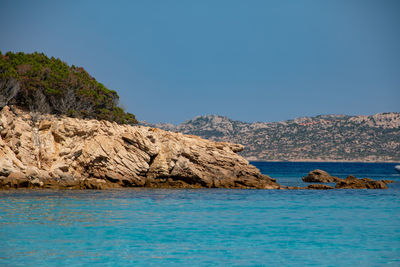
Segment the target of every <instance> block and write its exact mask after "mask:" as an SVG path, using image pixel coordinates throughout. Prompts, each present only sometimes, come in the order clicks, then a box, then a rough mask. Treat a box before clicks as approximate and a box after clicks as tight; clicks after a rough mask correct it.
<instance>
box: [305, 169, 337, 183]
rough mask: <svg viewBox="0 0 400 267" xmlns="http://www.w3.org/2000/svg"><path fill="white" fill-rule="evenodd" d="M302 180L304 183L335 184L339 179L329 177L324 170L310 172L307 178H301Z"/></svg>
mask: <svg viewBox="0 0 400 267" xmlns="http://www.w3.org/2000/svg"><path fill="white" fill-rule="evenodd" d="M302 180H303V181H304V182H306V183H336V182H338V181H340V180H341V179H340V178H338V177H335V176H331V175H330V174H329V173H327V172H326V171H324V170H320V169H316V170H313V171H310V172H309V173H308V175H307V176H305V177H303V178H302Z"/></svg>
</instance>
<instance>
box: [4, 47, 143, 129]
mask: <svg viewBox="0 0 400 267" xmlns="http://www.w3.org/2000/svg"><path fill="white" fill-rule="evenodd" d="M118 100H119V96H118V94H117V93H116V92H115V91H113V90H110V89H108V88H106V87H105V86H104V85H103V84H101V83H99V82H98V81H96V79H95V78H93V77H92V76H90V75H89V73H87V72H86V71H85V69H83V68H82V67H76V66H74V65H72V66H69V65H68V64H66V63H65V62H63V61H61V60H60V59H58V58H54V57H52V58H49V57H47V56H46V55H44V54H42V53H36V52H35V53H32V54H25V53H21V52H20V53H12V52H7V53H6V54H5V55H3V54H2V53H1V52H0V110H1V109H2V108H3V107H4V106H6V105H17V106H19V107H21V108H24V109H26V110H28V111H31V112H36V113H43V114H47V113H49V114H57V115H67V116H69V117H75V118H89V119H102V120H108V121H115V122H117V123H122V124H125V123H126V124H135V123H137V120H136V118H135V115H133V114H130V113H127V112H124V110H123V109H122V108H121V107H119V106H118Z"/></svg>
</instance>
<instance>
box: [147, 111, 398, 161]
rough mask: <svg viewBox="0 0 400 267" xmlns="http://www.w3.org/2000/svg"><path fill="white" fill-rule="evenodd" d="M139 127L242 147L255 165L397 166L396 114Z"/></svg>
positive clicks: (202, 120)
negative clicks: (329, 163)
mask: <svg viewBox="0 0 400 267" xmlns="http://www.w3.org/2000/svg"><path fill="white" fill-rule="evenodd" d="M141 125H145V126H150V127H155V128H161V129H164V130H168V131H174V132H181V133H184V134H192V135H198V136H200V137H203V138H206V139H211V140H215V141H227V142H233V143H239V144H242V145H244V146H245V149H244V151H243V152H241V154H242V155H243V156H244V157H246V158H247V159H248V160H255V161H257V160H260V161H360V162H392V161H394V162H400V113H398V112H390V113H379V114H376V115H372V116H348V115H320V116H315V117H301V118H296V119H294V120H287V121H282V122H271V123H266V122H254V123H247V122H241V121H235V120H231V119H229V118H227V117H223V116H218V115H207V116H200V117H196V118H194V119H192V120H189V121H186V122H184V123H182V124H180V125H173V124H169V123H161V124H149V123H146V122H142V123H141Z"/></svg>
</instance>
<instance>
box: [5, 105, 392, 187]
mask: <svg viewBox="0 0 400 267" xmlns="http://www.w3.org/2000/svg"><path fill="white" fill-rule="evenodd" d="M242 150H243V146H242V145H238V144H232V143H227V142H214V141H210V140H205V139H202V138H200V137H197V136H193V135H184V134H181V133H174V132H169V131H164V130H160V129H156V128H151V127H145V126H129V125H119V124H117V123H111V122H108V121H98V120H83V119H75V118H69V117H57V116H55V115H49V114H34V113H30V112H27V111H24V110H22V109H20V108H18V107H15V106H5V107H4V108H3V109H2V110H1V111H0V189H16V188H51V189H109V188H124V187H148V188H242V189H312V190H314V189H320V190H321V189H333V187H331V186H329V185H322V184H312V185H309V186H307V187H287V186H282V185H280V184H278V183H277V182H276V180H275V179H273V178H271V177H269V176H267V175H263V174H261V173H260V171H259V170H258V169H257V168H256V167H255V166H253V165H250V164H249V162H248V161H247V160H246V159H244V158H243V157H242V156H240V155H238V154H237V153H238V152H240V151H242ZM307 177H308V178H305V179H306V180H305V181H306V182H318V183H320V182H327V181H328V180H327V179H328V178H329V177H332V176H330V175H329V174H327V173H325V172H323V171H321V170H315V171H313V172H310V174H309V175H308V176H307ZM331 179H334V180H329V181H328V182H332V181H334V182H336V183H337V184H336V188H365V189H384V188H387V186H386V183H387V181H386V182H385V181H374V180H371V179H368V178H364V179H356V178H354V177H350V178H349V177H348V178H346V179H340V178H337V177H334V178H331ZM303 180H304V178H303Z"/></svg>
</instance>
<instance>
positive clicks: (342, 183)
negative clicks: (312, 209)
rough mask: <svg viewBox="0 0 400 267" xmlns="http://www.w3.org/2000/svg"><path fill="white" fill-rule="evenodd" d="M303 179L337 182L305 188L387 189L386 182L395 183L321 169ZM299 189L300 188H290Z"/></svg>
mask: <svg viewBox="0 0 400 267" xmlns="http://www.w3.org/2000/svg"><path fill="white" fill-rule="evenodd" d="M302 180H303V181H304V182H307V183H336V186H335V187H331V186H329V185H321V184H320V185H309V186H308V187H306V188H304V189H334V188H336V189H387V188H388V187H387V185H386V184H390V183H394V181H393V180H380V181H377V180H373V179H370V178H361V179H357V178H356V177H354V176H353V175H349V176H347V177H346V179H341V178H339V177H336V176H331V175H330V174H329V173H328V172H326V171H324V170H320V169H316V170H313V171H310V172H309V173H308V175H307V176H305V177H303V178H302ZM290 189H299V188H290Z"/></svg>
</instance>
